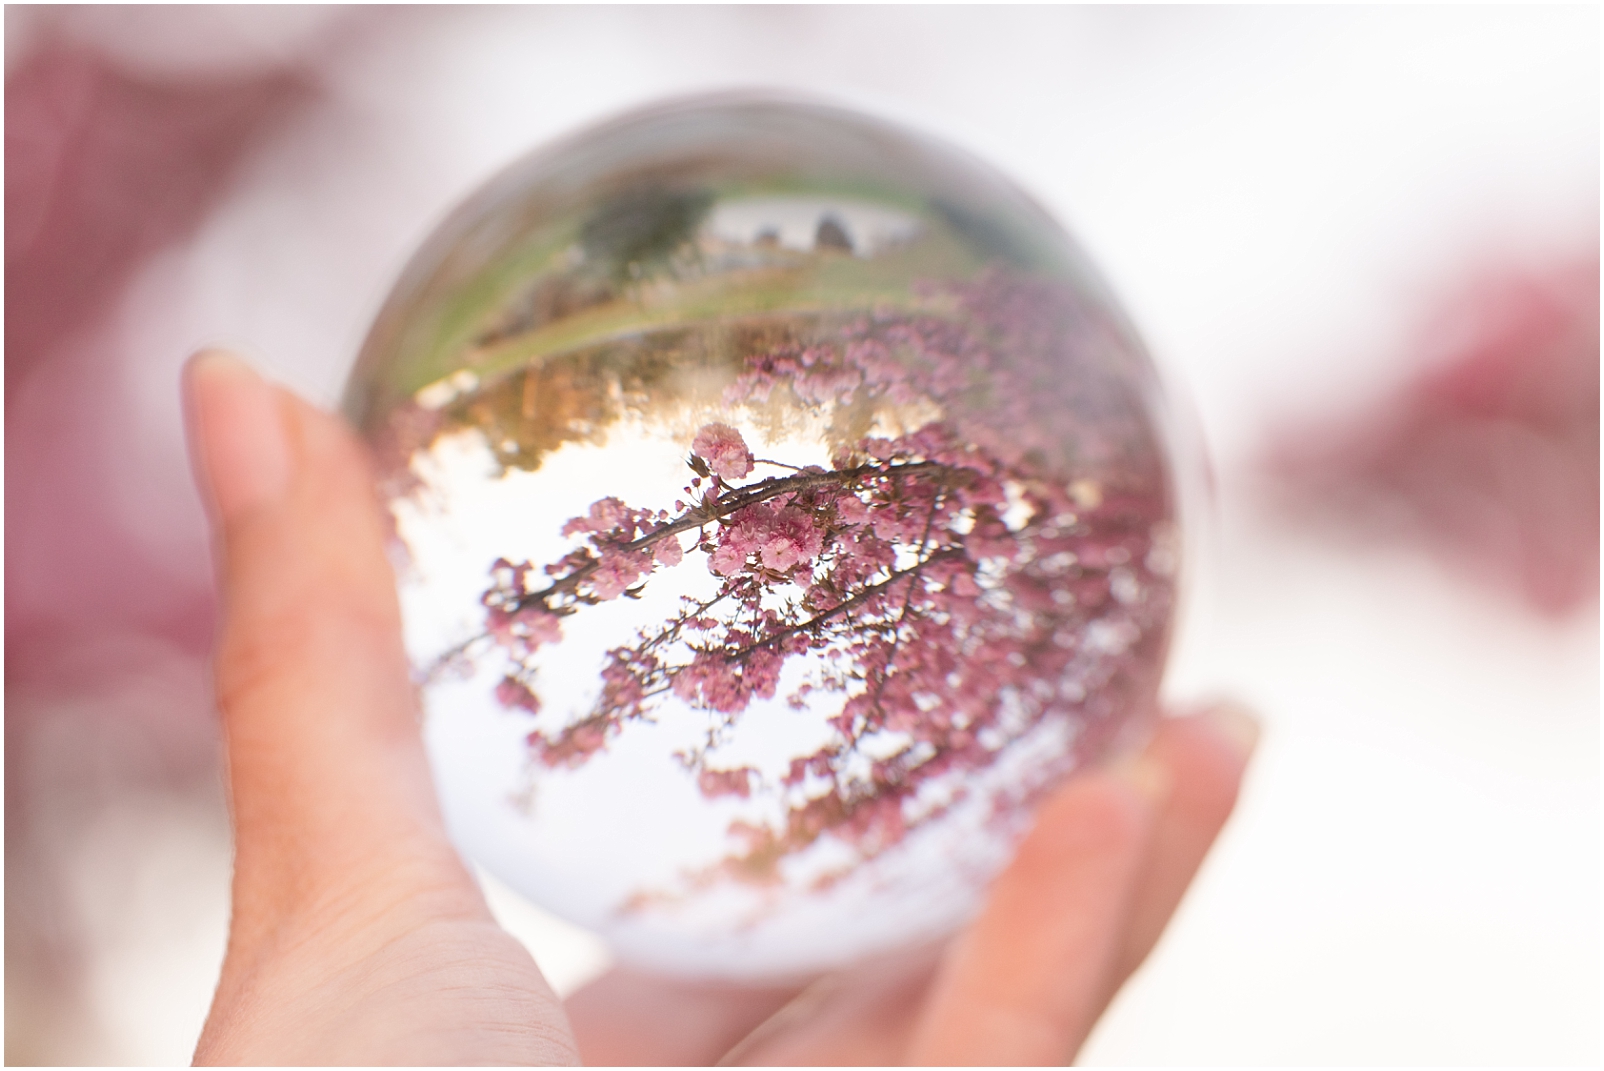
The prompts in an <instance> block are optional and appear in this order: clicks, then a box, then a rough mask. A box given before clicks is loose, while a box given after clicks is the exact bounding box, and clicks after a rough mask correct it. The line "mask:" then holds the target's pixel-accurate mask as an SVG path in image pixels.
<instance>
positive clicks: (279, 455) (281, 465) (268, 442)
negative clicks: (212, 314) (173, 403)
mask: <svg viewBox="0 0 1604 1071" xmlns="http://www.w3.org/2000/svg"><path fill="white" fill-rule="evenodd" d="M182 383H183V397H184V408H185V410H186V414H185V415H186V424H187V430H188V433H189V442H190V456H191V460H192V464H193V467H194V471H195V479H196V483H197V485H198V487H199V489H200V492H201V496H202V498H203V499H204V500H205V502H206V505H207V508H208V511H209V512H210V513H211V515H212V518H213V522H214V523H215V524H218V525H220V526H224V527H226V526H228V525H230V524H233V523H234V522H236V521H237V520H238V519H239V518H241V517H242V516H244V515H245V514H247V513H250V512H253V511H256V510H260V509H263V508H267V507H271V506H272V505H274V504H276V503H278V502H279V501H282V499H283V498H284V496H285V494H286V493H287V492H288V490H289V486H290V482H291V479H292V477H293V475H294V452H293V450H292V449H291V444H290V438H289V435H288V429H287V428H286V426H285V419H284V412H283V407H282V405H281V404H280V402H279V398H278V392H277V391H276V390H275V389H274V388H273V387H271V386H270V385H269V384H268V383H267V382H266V381H265V380H263V379H262V377H261V376H260V375H259V374H257V372H256V371H255V370H254V369H253V368H251V366H250V365H249V364H247V363H246V362H245V361H243V360H242V359H240V358H239V357H238V356H236V355H235V354H233V353H230V352H228V351H226V350H221V349H204V350H201V351H200V352H199V353H197V354H195V355H194V356H193V357H191V358H190V359H189V361H187V362H186V363H185V365H184V372H183V377H182Z"/></svg>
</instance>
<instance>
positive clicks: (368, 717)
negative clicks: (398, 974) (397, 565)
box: [185, 352, 485, 955]
mask: <svg viewBox="0 0 1604 1071" xmlns="http://www.w3.org/2000/svg"><path fill="white" fill-rule="evenodd" d="M185 388H186V389H185V394H186V401H187V407H188V412H189V428H190V444H191V456H192V458H193V460H194V466H195V470H196V478H197V482H198V483H199V485H200V487H201V490H202V494H203V496H204V497H205V498H206V500H207V505H208V508H209V511H210V514H211V517H212V524H213V531H214V540H215V553H216V557H217V562H218V573H219V583H220V588H221V592H222V630H221V636H220V639H219V644H218V653H217V660H216V686H217V693H218V705H219V708H220V710H221V712H222V717H223V732H224V737H225V740H226V744H227V752H228V776H229V784H230V791H231V802H232V809H233V817H234V824H235V837H236V860H235V889H234V901H235V902H234V931H235V932H234V936H233V938H232V939H231V946H237V945H239V944H240V943H241V942H244V943H246V944H249V943H250V941H251V939H252V938H253V936H260V935H262V934H263V933H265V932H266V931H268V930H271V929H272V928H273V927H274V925H275V924H276V923H277V922H280V921H282V920H283V919H284V918H286V917H289V916H294V915H298V914H301V913H303V912H307V911H318V910H321V909H324V908H327V907H330V906H333V907H334V908H335V909H336V910H338V909H339V908H338V902H339V901H341V900H342V899H345V900H349V901H350V902H352V903H357V902H360V903H362V904H364V905H369V906H368V907H366V908H365V910H372V909H373V908H374V907H378V908H380V909H381V910H382V909H383V906H384V903H383V901H388V903H390V904H392V905H400V904H410V905H411V906H412V907H414V908H416V907H421V906H423V905H422V904H421V903H420V902H419V898H420V896H421V897H424V898H425V899H432V900H433V901H434V907H435V908H436V909H438V908H439V907H440V906H442V905H441V904H439V902H438V897H439V896H444V897H446V898H447V900H448V901H450V902H451V903H452V904H454V905H455V906H456V907H457V908H460V909H461V910H463V911H467V912H469V913H474V914H477V913H483V912H484V910H485V909H484V904H483V900H482V898H481V897H480V896H479V894H478V891H477V889H476V888H475V887H474V885H473V883H472V881H471V879H470V878H469V876H468V874H467V872H466V870H465V869H464V868H463V866H462V864H461V862H460V861H459V860H458V858H457V856H456V854H455V852H454V851H453V850H452V849H451V847H450V845H449V843H448V842H447V840H446V836H445V832H444V827H443V823H442V821H441V818H440V813H439V809H438V805H437V804H436V802H435V799H434V794H433V789H432V785H431V781H430V776H429V770H428V764H427V761H426V759H425V757H424V753H423V747H422V742H421V739H420V735H419V731H418V722H417V707H416V701H415V697H414V694H413V689H412V686H411V682H410V679H409V674H408V667H407V661H406V656H405V653H404V651H403V649H402V645H401V636H400V613H399V607H398V604H397V600H396V595H395V585H394V577H393V574H392V572H391V568H390V564H389V561H388V560H387V558H386V556H385V552H384V538H385V530H384V524H383V520H382V514H381V512H380V508H379V505H378V503H377V501H376V500H375V497H374V494H373V490H372V481H371V474H370V470H369V468H368V463H367V459H366V455H365V453H364V452H363V450H362V448H361V446H360V444H358V443H357V442H356V440H355V439H354V437H353V436H352V435H351V434H350V432H349V431H348V430H347V429H346V428H345V426H344V425H343V424H342V423H341V422H340V421H339V420H338V419H336V418H334V417H332V416H330V415H328V414H325V413H322V412H320V411H318V410H316V409H314V408H313V407H311V406H309V405H307V404H306V403H305V402H302V401H300V400H299V399H297V398H295V397H294V396H293V395H291V394H290V393H289V392H287V391H285V390H283V389H280V388H276V387H273V386H270V385H269V384H267V383H265V382H263V380H262V379H261V378H260V377H259V376H257V375H256V373H255V372H253V371H252V370H251V369H250V368H249V367H248V366H246V365H245V364H244V363H243V362H242V361H240V360H239V359H238V358H235V357H232V356H230V355H227V354H223V353H218V352H207V353H202V354H200V355H199V356H197V357H196V358H195V359H194V360H192V361H191V362H190V364H189V366H188V367H187V368H186V370H185ZM376 889H382V890H384V896H383V900H382V901H380V902H375V900H374V891H375V890H376ZM236 950H237V949H235V948H232V947H231V955H232V954H233V952H234V951H236Z"/></svg>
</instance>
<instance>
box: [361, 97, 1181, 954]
mask: <svg viewBox="0 0 1604 1071" xmlns="http://www.w3.org/2000/svg"><path fill="white" fill-rule="evenodd" d="M346 404H347V410H348V413H349V414H350V415H351V417H352V418H353V419H354V420H355V421H356V423H357V424H358V426H359V427H360V429H361V430H362V432H363V434H364V435H365V436H366V438H367V439H368V441H369V443H370V444H371V445H372V446H373V448H374V451H375V455H376V457H377V459H378V463H379V470H380V473H379V474H380V481H381V489H382V492H383V495H384V497H385V501H386V503H387V505H388V508H389V510H390V512H391V515H392V517H393V520H394V532H395V543H396V555H395V556H396V561H397V572H398V578H399V584H400V593H401V602H402V610H403V615H404V621H405V633H406V643H407V648H408V653H409V656H410V657H411V659H412V663H413V666H414V669H415V672H416V675H417V678H418V680H419V682H420V685H421V695H422V700H423V705H424V717H425V725H424V734H425V739H426V743H427V745H428V749H429V753H430V758H431V761H432V763H433V766H434V770H435V777H436V782H437V785H438V788H439V791H440V794H441V798H442V803H443V806H444V810H445V813H446V817H447V821H448V823H449V825H450V827H451V830H452V834H453V836H454V837H455V838H456V840H457V842H458V844H459V845H460V846H461V848H462V849H463V851H464V852H465V853H466V854H467V855H468V856H470V857H471V858H473V859H475V860H476V861H478V862H479V863H481V864H482V865H483V866H485V867H486V868H487V869H488V870H490V871H491V872H492V873H494V874H496V875H497V876H498V877H500V878H501V879H503V880H504V881H506V882H507V883H508V884H510V885H512V886H513V887H514V888H517V889H519V890H521V891H522V892H523V893H524V894H525V895H527V896H528V897H529V898H530V899H532V900H534V901H535V902H537V903H539V904H541V905H543V906H545V907H547V908H549V909H550V910H552V911H554V912H557V913H558V914H561V915H564V916H566V917H567V918H569V919H572V920H573V921H575V922H577V923H580V924H581V925H584V926H586V927H589V928H591V929H593V930H595V931H596V932H598V933H600V934H602V935H603V936H604V937H606V938H607V939H608V940H609V942H610V943H611V944H612V945H613V947H614V949H615V951H616V952H617V953H618V955H619V956H620V957H621V958H623V959H624V960H625V961H628V962H633V963H636V964H638V965H641V966H645V967H649V968H652V969H657V970H664V971H671V972H676V973H682V974H702V975H723V976H730V977H748V978H759V977H782V976H786V975H791V974H797V973H801V972H806V971H812V970H818V969H825V968H829V967H834V966H840V965H843V964H845V963H848V962H851V961H853V960H856V959H860V958H862V957H865V956H868V955H871V954H873V953H875V952H877V951H882V950H885V949H888V948H891V947H894V946H898V945H903V944H907V943H909V942H913V941H917V940H921V939H925V938H930V937H933V936H937V935H939V934H941V933H944V932H946V931H949V930H951V929H952V928H953V927H954V926H956V925H957V924H959V923H960V922H962V920H963V919H964V918H965V917H966V916H967V914H968V913H969V912H971V911H972V910H973V909H974V907H975V905H976V904H977V903H978V899H979V896H980V894H981V893H982V892H983V890H984V888H985V885H986V883H987V882H988V881H989V880H990V879H991V878H992V877H993V876H994V875H995V874H996V872H997V870H998V869H999V868H1000V867H1001V866H1003V865H1004V864H1005V863H1006V862H1007V860H1008V858H1009V857H1010V855H1011V853H1012V850H1013V846H1014V845H1015V843H1017V840H1018V838H1019V836H1020V835H1021V834H1022V833H1023V832H1024V831H1025V830H1026V829H1027V828H1028V826H1029V823H1030V816H1031V808H1032V807H1033V805H1034V804H1035V803H1036V802H1037V801H1038V800H1039V799H1040V798H1041V797H1042V795H1043V794H1044V793H1045V792H1046V791H1048V790H1049V789H1050V788H1051V787H1052V786H1054V785H1055V784H1057V783H1058V782H1060V781H1061V780H1062V779H1063V778H1064V777H1066V776H1067V775H1068V774H1070V773H1072V772H1073V771H1074V770H1075V769H1077V768H1078V767H1080V766H1082V765H1083V764H1085V763H1087V762H1090V761H1094V760H1096V759H1098V758H1099V757H1101V756H1102V755H1104V754H1105V753H1106V752H1107V751H1108V750H1109V749H1110V748H1113V747H1116V746H1119V745H1120V744H1121V742H1123V741H1125V740H1127V739H1129V738H1130V737H1131V736H1132V734H1133V733H1136V732H1139V731H1140V729H1141V728H1142V727H1143V726H1144V725H1145V724H1146V721H1147V719H1148V718H1149V717H1150V716H1151V713H1152V709H1153V705H1154V696H1155V693H1156V690H1157V687H1158V681H1159V676H1160V672H1161V670H1162V664H1163V659H1164V652H1165V647H1166V642H1167V638H1168V631H1169V623H1170V617H1171V610H1172V603H1173V600H1174V583H1175V573H1176V566H1177V560H1178V558H1177V554H1178V545H1177V541H1178V529H1177V525H1176V517H1175V506H1174V498H1175V496H1174V492H1173V480H1172V476H1171V465H1170V458H1169V456H1168V455H1167V453H1166V448H1165V445H1164V443H1165V438H1164V434H1163V429H1162V428H1161V427H1160V421H1159V416H1158V412H1159V399H1158V395H1157V389H1156V386H1155V381H1154V377H1153V372H1152V369H1151V366H1150V364H1149V362H1148V360H1147V358H1146V357H1145V355H1144V353H1143V350H1142V348H1141V346H1140V345H1139V343H1138V342H1137V341H1136V340H1135V337H1134V335H1133V334H1132V332H1131V330H1130V328H1129V327H1128V325H1127V324H1126V322H1125V320H1124V318H1123V316H1122V315H1121V314H1120V312H1119V311H1118V310H1117V308H1116V307H1115V306H1114V304H1113V303H1112V300H1111V299H1110V297H1109V295H1108V294H1107V292H1106V289H1105V288H1104V286H1103V284H1102V283H1101V281H1100V280H1099V279H1098V278H1097V277H1096V275H1095V273H1094V272H1093V271H1092V270H1091V268H1090V267H1089V265H1088V264H1087V263H1086V261H1085V259H1084V258H1083V256H1082V255H1081V254H1080V252H1079V251H1078V250H1077V248H1076V247H1075V246H1074V244H1073V243H1072V242H1071V241H1070V239H1069V238H1068V237H1067V236H1066V235H1065V234H1064V232H1063V230H1062V229H1061V228H1060V227H1059V226H1058V225H1057V224H1056V223H1055V222H1054V221H1053V220H1052V219H1051V218H1050V217H1048V216H1047V215H1046V214H1045V213H1044V212H1043V211H1042V210H1041V209H1040V208H1039V207H1037V206H1036V205H1035V204H1034V203H1033V202H1032V201H1030V200H1029V198H1027V197H1026V196H1025V195H1024V194H1022V193H1021V192H1020V191H1019V190H1018V189H1017V188H1015V187H1014V186H1013V185H1011V184H1010V183H1009V182H1008V181H1007V180H1005V179H1003V178H1002V177H1000V176H999V175H997V174H996V173H995V172H994V171H992V170H991V169H989V168H987V167H986V166H985V165H983V164H981V163H979V162H978V161H976V160H974V159H973V158H971V157H969V156H967V155H965V154H963V153H961V152H959V151H957V150H954V149H951V148H949V147H945V146H942V145H940V144H937V143H934V142H931V141H928V140H925V139H923V138H921V137H916V136H914V135H912V134H909V133H908V132H906V131H903V130H900V129H898V128H895V127H892V126H888V125H886V124H884V123H881V122H878V121H875V120H871V119H867V118H864V117H862V116H859V115H856V114H853V113H850V112H846V111H841V110H838V109H834V108H829V107H823V106H819V105H816V104H809V103H801V102H797V101H793V100H787V99H777V98H754V97H719V98H709V99H703V100H698V101H691V102H685V103H679V104H673V105H668V106H664V107H660V108H656V109H652V110H648V111H644V112H639V113H636V114H633V115H630V116H627V117H625V118H623V119H619V120H616V121H614V122H612V123H609V124H607V125H604V126H601V127H597V128H594V129H592V130H590V131H588V132H585V133H583V134H581V135H579V136H576V137H573V138H571V139H569V140H567V141H565V142H563V143H561V144H558V145H556V146H553V147H551V148H548V149H544V150H541V151H539V152H536V153H535V154H533V155H531V156H529V157H527V158H526V159H524V160H522V161H521V162H519V163H517V164H516V165H514V166H513V167H512V168H511V169H509V170H508V171H506V172H505V173H503V174H502V175H501V176H499V177H498V178H496V179H495V180H494V181H492V182H491V183H490V184H489V185H488V186H487V187H485V188H484V189H483V190H482V191H481V192H480V193H478V194H477V195H476V196H475V197H473V198H472V199H471V200H470V201H468V202H467V203H466V204H465V205H464V206H463V207H462V208H461V209H459V210H458V211H457V213H456V214H455V215H454V216H452V218H451V219H450V220H448V221H447V222H446V224H445V225H444V226H443V227H442V228H441V229H440V231H439V232H438V233H437V234H436V235H435V236H434V237H433V238H432V239H431V240H430V241H429V242H428V243H427V244H426V246H425V247H424V249H423V250H422V251H421V252H420V253H419V254H418V255H417V257H416V258H415V259H414V261H413V263H412V265H411V266H410V267H409V268H408V270H407V272H406V274H405V276H404V277H403V279H402V281H401V283H400V284H399V285H398V286H397V288H396V290H395V292H394V294H392V296H391V298H390V300H389V302H388V303H387V305H386V307H385V309H384V311H383V312H382V314H381V315H380V318H379V320H378V322H377V324H376V325H375V327H374V329H373V332H372V334H371V335H370V337H369V339H368V342H367V344H366V346H365V348H364V350H363V354H362V357H361V360H360V362H359V364H358V366H357V370H356V373H355V374H354V377H353V379H352V381H351V383H350V385H349V388H348V393H347V400H346Z"/></svg>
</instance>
